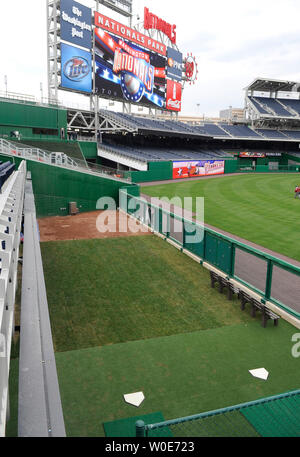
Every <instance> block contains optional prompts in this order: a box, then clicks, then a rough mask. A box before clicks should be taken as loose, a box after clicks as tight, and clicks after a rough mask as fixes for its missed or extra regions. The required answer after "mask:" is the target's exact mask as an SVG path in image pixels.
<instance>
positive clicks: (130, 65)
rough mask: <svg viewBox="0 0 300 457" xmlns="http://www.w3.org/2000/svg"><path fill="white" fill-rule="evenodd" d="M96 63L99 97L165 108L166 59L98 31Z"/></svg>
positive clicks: (100, 30)
mask: <svg viewBox="0 0 300 457" xmlns="http://www.w3.org/2000/svg"><path fill="white" fill-rule="evenodd" d="M95 61H96V74H95V91H96V93H97V94H98V95H99V96H100V97H107V98H113V99H116V100H120V101H128V102H130V103H140V104H141V105H146V106H152V107H156V108H161V109H162V108H165V107H166V57H164V56H162V55H160V54H157V53H154V52H151V51H150V50H146V49H144V48H142V47H140V46H138V45H137V44H135V43H132V42H131V41H128V40H125V39H123V38H120V37H117V36H115V35H113V34H111V33H108V32H107V31H105V30H102V29H99V28H96V29H95Z"/></svg>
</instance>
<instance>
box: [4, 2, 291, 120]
mask: <svg viewBox="0 0 300 457" xmlns="http://www.w3.org/2000/svg"><path fill="white" fill-rule="evenodd" d="M80 3H82V4H85V5H87V6H93V5H94V4H95V2H94V1H93V0H81V1H80ZM134 5H135V10H136V12H137V13H140V15H141V19H143V8H144V6H147V7H148V8H149V9H150V11H151V12H153V13H154V14H156V15H157V16H160V17H161V18H163V19H165V20H166V21H167V22H170V23H173V24H176V25H177V44H178V47H179V49H180V50H181V51H182V52H183V54H184V55H186V54H187V53H188V52H189V53H192V54H193V55H195V57H196V58H197V61H198V70H199V74H198V81H197V82H196V84H195V85H193V86H189V85H186V86H185V89H184V95H183V109H182V113H183V114H199V115H201V116H202V115H203V114H205V116H218V115H219V111H220V110H221V109H225V108H228V107H229V106H233V107H237V108H238V107H243V106H244V91H243V89H244V87H245V86H247V85H248V84H249V83H250V82H252V80H254V79H255V78H256V77H258V76H260V77H269V78H272V79H288V80H293V81H300V59H299V53H300V26H299V21H300V1H299V0H252V1H251V2H246V1H245V0H244V1H242V0H226V1H222V0H209V1H200V0H186V1H179V0H134ZM103 11H104V12H105V13H107V10H105V9H104V10H103ZM111 16H113V14H111ZM0 17H1V27H0V43H1V44H0V62H1V64H0V91H5V89H6V86H5V75H6V76H7V86H8V91H10V92H18V93H23V94H24V93H25V94H29V95H34V96H36V97H37V98H40V96H41V92H40V83H42V87H43V92H44V94H43V95H44V96H46V95H47V57H46V56H47V44H46V43H47V36H46V0H26V1H24V0H15V1H14V2H6V1H4V0H1V1H0ZM119 22H123V23H125V24H127V22H126V19H125V18H124V19H122V18H120V17H119ZM135 22H137V18H136V17H135V18H134V23H135ZM60 98H61V99H62V100H63V101H66V102H73V103H74V104H77V103H83V102H84V103H86V102H87V101H88V98H87V97H80V99H79V98H78V97H76V96H72V95H70V94H69V93H64V92H60ZM82 100H83V101H82ZM105 103H106V104H107V102H103V104H104V106H105ZM199 104H200V106H197V105H199Z"/></svg>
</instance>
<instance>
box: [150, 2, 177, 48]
mask: <svg viewBox="0 0 300 457" xmlns="http://www.w3.org/2000/svg"><path fill="white" fill-rule="evenodd" d="M144 28H145V29H146V30H149V29H155V30H159V31H161V32H163V33H164V34H165V35H167V37H168V38H169V39H170V41H171V43H173V44H175V43H176V25H171V24H169V23H168V22H166V21H164V20H163V19H160V18H159V17H157V16H156V15H155V14H153V13H150V11H149V10H148V8H144Z"/></svg>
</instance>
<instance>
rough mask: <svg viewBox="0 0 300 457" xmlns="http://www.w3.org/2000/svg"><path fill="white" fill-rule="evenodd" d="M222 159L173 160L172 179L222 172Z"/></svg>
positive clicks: (220, 173)
mask: <svg viewBox="0 0 300 457" xmlns="http://www.w3.org/2000/svg"><path fill="white" fill-rule="evenodd" d="M224 166H225V162H224V160H199V161H197V160H194V161H192V160H188V161H186V162H184V161H180V162H173V179H180V178H195V177H197V176H212V175H222V174H224Z"/></svg>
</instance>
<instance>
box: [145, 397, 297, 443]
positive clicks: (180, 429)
mask: <svg viewBox="0 0 300 457" xmlns="http://www.w3.org/2000/svg"><path fill="white" fill-rule="evenodd" d="M299 400H300V389H298V390H294V391H291V392H287V393H284V394H280V395H274V396H271V397H266V398H262V399H259V400H254V401H250V402H246V403H241V404H239V405H234V406H229V407H227V408H221V409H217V410H213V411H208V412H206V413H200V414H195V415H193V416H186V417H181V418H178V419H174V420H169V421H163V422H159V423H156V424H145V422H144V421H142V420H139V421H137V422H136V436H137V437H149V436H151V437H170V436H172V437H174V436H177V437H184V436H186V437H205V436H214V437H222V436H223V437H246V436H261V435H260V434H259V433H258V432H256V431H255V430H253V429H252V427H251V428H250V429H249V424H247V425H246V424H244V425H243V423H242V422H241V419H240V418H241V416H240V414H241V413H243V412H244V411H245V412H248V411H249V410H250V411H251V412H252V415H254V416H255V415H256V416H257V417H260V418H261V421H265V425H266V427H267V428H268V433H269V435H267V436H270V435H271V436H276V437H278V429H280V426H281V424H282V421H284V423H285V426H284V431H285V435H284V436H290V437H296V436H299V424H298V423H297V418H296V417H294V411H296V410H297V409H298V408H299ZM275 411H276V412H275ZM276 413H277V414H276ZM262 416H263V417H262Z"/></svg>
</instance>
